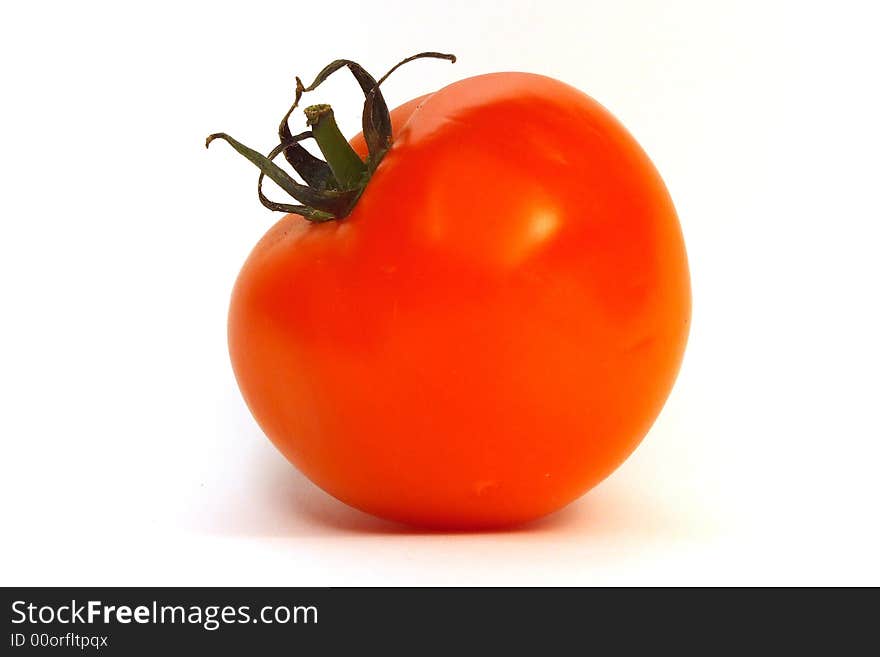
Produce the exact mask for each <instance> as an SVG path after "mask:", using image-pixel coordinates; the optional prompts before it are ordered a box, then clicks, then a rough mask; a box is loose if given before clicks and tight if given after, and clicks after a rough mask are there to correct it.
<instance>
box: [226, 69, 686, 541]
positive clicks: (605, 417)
mask: <svg viewBox="0 0 880 657" xmlns="http://www.w3.org/2000/svg"><path fill="white" fill-rule="evenodd" d="M392 120H393V123H394V129H395V131H394V134H395V142H394V145H393V147H392V148H391V150H390V151H389V152H388V154H387V155H386V156H385V159H384V160H383V161H382V163H381V165H380V166H379V168H378V169H377V171H376V172H375V174H374V176H373V178H372V180H371V181H370V183H369V185H368V187H367V189H366V190H365V192H364V194H363V196H362V197H361V199H360V201H359V202H358V204H357V206H356V207H355V209H354V211H353V212H352V213H351V214H350V215H349V216H348V217H347V218H346V219H344V220H342V221H330V222H327V223H323V224H312V223H309V222H308V221H306V220H305V219H302V218H301V217H298V216H294V215H288V216H286V217H284V218H283V219H281V221H279V222H278V223H277V224H276V225H275V226H274V227H273V228H272V229H270V230H269V232H268V233H267V234H266V235H265V236H264V237H263V239H262V240H261V241H260V242H259V243H258V244H257V246H256V247H255V249H254V250H253V252H252V253H251V255H250V257H249V258H248V260H247V262H246V263H245V265H244V267H243V269H242V271H241V274H240V276H239V278H238V281H237V282H236V285H235V289H234V292H233V295H232V303H231V308H230V314H229V348H230V354H231V358H232V364H233V368H234V371H235V375H236V378H237V380H238V383H239V386H240V388H241V391H242V393H243V395H244V398H245V400H246V402H247V404H248V406H249V407H250V409H251V411H252V413H253V415H254V417H255V418H256V419H257V421H258V423H259V424H260V426H261V427H262V429H263V430H264V431H265V433H266V434H267V436H269V438H270V439H271V440H272V441H273V442H274V443H275V445H276V446H277V447H278V448H279V449H280V450H281V451H282V452H283V453H284V455H285V456H286V457H287V458H288V459H289V460H290V461H291V462H292V463H294V464H295V465H296V466H297V467H298V468H299V469H300V470H301V471H302V472H304V473H305V474H306V475H307V476H308V477H309V478H310V479H311V480H312V481H313V482H315V483H316V484H317V485H318V486H320V487H322V488H323V489H324V490H326V491H327V492H329V493H331V494H332V495H334V496H336V497H337V498H339V499H340V500H342V501H344V502H346V503H348V504H350V505H352V506H354V507H357V508H359V509H362V510H364V511H367V512H369V513H372V514H375V515H378V516H381V517H384V518H388V519H392V520H397V521H402V522H405V523H410V524H415V525H421V526H430V527H445V528H458V529H465V528H489V527H499V526H506V525H513V524H517V523H522V522H525V521H528V520H531V519H534V518H537V517H539V516H542V515H544V514H547V513H550V512H552V511H554V510H556V509H559V508H561V507H562V506H564V505H566V504H568V503H569V502H571V501H572V500H574V499H576V498H577V497H579V496H580V495H582V494H583V493H584V492H585V491H586V490H588V489H589V488H591V487H592V486H594V485H596V484H597V483H598V482H599V481H601V480H602V479H603V478H604V477H606V476H607V475H608V474H610V473H611V472H612V471H613V470H614V469H615V468H616V467H617V466H618V465H620V463H622V462H623V460H624V459H625V458H626V457H627V456H628V455H629V454H630V453H631V452H632V450H633V449H635V447H636V446H637V445H638V443H639V442H640V441H641V439H642V437H643V436H644V435H645V434H646V432H647V431H648V429H649V428H650V426H651V424H652V423H653V421H654V419H655V418H656V416H657V415H658V413H659V412H660V410H661V408H662V406H663V403H664V402H665V400H666V397H667V395H668V394H669V391H670V389H671V387H672V384H673V382H674V379H675V377H676V374H677V372H678V369H679V365H680V362H681V359H682V356H683V353H684V348H685V343H686V340H687V333H688V327H689V323H690V283H689V275H688V267H687V257H686V254H685V248H684V242H683V240H682V235H681V229H680V226H679V223H678V219H677V216H676V213H675V209H674V207H673V204H672V201H671V199H670V197H669V194H668V193H667V191H666V188H665V186H664V184H663V182H662V180H661V178H660V176H659V174H658V173H657V171H656V170H655V168H654V166H653V165H652V164H651V162H650V161H649V159H648V158H647V156H646V155H645V153H644V152H643V151H642V149H641V148H640V147H639V145H638V144H637V143H636V141H635V140H634V139H633V138H632V137H631V136H630V135H629V133H628V132H627V131H626V130H625V129H624V128H623V127H622V126H621V125H620V124H619V123H618V122H617V121H616V120H615V119H614V118H613V117H612V116H611V115H610V114H609V113H608V112H607V111H606V110H605V109H604V108H602V107H601V106H600V105H599V104H597V103H596V102H595V101H593V100H592V99H590V98H589V97H588V96H586V95H585V94H583V93H581V92H580V91H578V90H576V89H574V88H572V87H570V86H567V85H565V84H563V83H561V82H558V81H555V80H552V79H550V78H546V77H542V76H537V75H531V74H524V73H496V74H490V75H483V76H478V77H474V78H469V79H466V80H462V81H460V82H456V83H454V84H452V85H450V86H448V87H446V88H444V89H442V90H440V91H438V92H437V93H435V94H432V95H430V96H426V97H423V98H420V99H415V100H413V101H410V102H409V103H406V104H405V105H403V106H401V107H399V108H397V109H396V110H394V112H392ZM352 144H353V145H354V147H355V149H356V150H358V151H359V152H360V153H361V155H365V147H364V144H363V139H362V138H361V137H360V136H358V137H356V138H355V139H354V140H353V141H352Z"/></svg>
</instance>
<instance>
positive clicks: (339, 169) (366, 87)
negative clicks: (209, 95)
mask: <svg viewBox="0 0 880 657" xmlns="http://www.w3.org/2000/svg"><path fill="white" fill-rule="evenodd" d="M425 57H431V58H435V59H446V60H448V61H450V62H453V63H454V62H455V55H447V54H443V53H438V52H423V53H419V54H417V55H413V56H412V57H407V58H406V59H404V60H403V61H401V62H399V63H398V64H396V65H395V66H394V67H392V68H391V70H389V71H388V72H387V73H386V74H385V75H383V76H382V77H381V78H379V80H376V79H375V78H374V77H373V76H372V75H370V74H369V73H367V72H366V71H365V70H364V69H363V67H362V66H360V64H357V63H356V62H353V61H350V60H348V59H337V60H336V61H334V62H331V63H330V64H328V65H327V66H325V67H324V69H323V70H322V71H321V72H320V73H318V75H317V76H316V77H315V80H314V82H312V83H311V84H310V85H309V86H307V87H305V86H303V83H302V81H301V80H300V79H299V78H298V77H297V78H296V95H295V97H294V101H293V105H291V107H290V109H289V110H287V113H286V114H285V115H284V117H283V118H282V119H281V124H280V125H279V127H278V138H279V143H278V145H277V146H275V148H273V149H272V150H271V151H270V152H269V153H268V155H263V154H261V153H259V152H258V151H255V150H254V149H252V148H249V147H247V146H245V145H244V144H242V143H241V142H239V141H237V140H235V139H233V138H232V137H230V136H229V135H227V134H226V133H224V132H218V133H215V134H213V135H210V136H209V137H208V138H207V140H206V141H205V147H206V148H207V147H208V146H210V144H211V142H212V141H214V140H215V139H222V140H224V141H226V142H227V143H228V144H229V145H230V146H232V147H233V148H234V149H235V150H236V151H237V152H238V153H239V154H241V155H243V156H244V157H245V158H247V159H248V160H249V161H250V162H252V163H253V164H255V165H256V166H257V168H259V170H260V176H259V179H258V180H257V194H258V196H259V199H260V202H261V203H262V204H263V205H264V206H265V207H267V208H269V209H270V210H276V211H279V212H289V213H293V214H299V215H302V216H303V217H305V218H306V219H308V220H309V221H315V222H322V221H329V220H332V219H342V218H344V217H345V216H346V215H348V213H349V212H351V210H352V209H353V208H354V206H355V203H357V200H358V198H360V195H361V193H362V192H363V191H364V189H365V188H366V186H367V183H368V182H369V180H370V176H371V175H372V174H373V172H374V171H375V170H376V167H378V166H379V163H380V162H381V161H382V158H383V157H384V156H385V153H387V152H388V149H389V148H391V143H392V134H391V115H390V113H389V112H388V105H386V103H385V99H384V98H383V97H382V92H381V91H380V89H379V86H380V85H381V84H382V83H383V82H384V81H385V80H386V79H387V78H388V76H389V75H391V74H392V73H393V72H394V71H396V70H397V69H398V68H399V67H400V66H402V65H403V64H406V63H408V62H411V61H413V60H415V59H422V58H425ZM341 68H348V70H349V71H351V73H352V75H353V76H354V78H355V80H357V83H358V84H359V85H360V87H361V90H362V91H363V92H364V110H363V134H364V139H365V141H366V143H367V152H368V155H367V160H366V162H364V161H363V160H361V158H360V156H359V155H358V154H357V153H355V151H354V149H352V147H351V146H350V145H349V143H348V141H347V140H346V139H345V137H344V136H343V135H342V133H341V132H340V130H339V128H338V126H337V125H336V120H335V118H334V116H333V110H332V109H331V107H330V106H329V105H312V106H310V107H306V108H305V114H306V122H307V125H308V126H309V127H310V128H311V130H307V131H305V132H300V133H298V134H296V135H294V134H293V133H292V132H291V130H290V117H291V115H292V114H293V111H294V110H295V109H296V108H297V107H298V106H299V102H300V99H301V98H302V95H303V94H304V93H306V92H309V91H314V90H315V89H316V88H317V87H318V86H320V85H321V83H323V82H324V80H326V79H327V78H328V77H330V75H332V74H333V73H335V72H336V71H338V70H339V69H341ZM306 139H314V140H315V141H316V142H317V144H318V147H319V148H320V150H321V153H322V154H323V155H324V157H325V158H326V160H322V159H320V158H318V157H316V156H314V155H312V154H311V153H310V152H309V151H308V150H306V149H305V147H303V145H302V144H301V143H300V142H302V141H304V140H306ZM282 153H283V154H284V157H285V159H286V160H287V162H288V163H289V164H290V166H291V167H293V170H294V171H296V173H297V174H299V176H300V177H301V178H302V180H303V182H298V181H297V180H295V179H294V178H293V176H291V175H290V174H288V173H287V172H286V171H285V170H284V169H282V168H281V167H279V166H278V165H277V164H275V162H274V160H275V158H277V157H278V156H279V155H281V154H282ZM265 177H268V178H269V179H270V180H272V181H273V182H275V184H277V185H278V186H279V187H280V188H281V189H282V190H284V191H285V192H286V193H287V194H289V195H290V196H292V197H293V199H294V200H295V201H297V203H296V204H293V203H277V202H275V201H272V200H270V199H268V198H267V197H266V195H265V194H264V193H263V179H264V178H265Z"/></svg>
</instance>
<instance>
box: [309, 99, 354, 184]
mask: <svg viewBox="0 0 880 657" xmlns="http://www.w3.org/2000/svg"><path fill="white" fill-rule="evenodd" d="M305 114H306V123H307V125H309V126H310V127H311V129H312V135H313V136H314V138H315V141H316V142H317V143H318V148H320V149H321V153H323V154H324V158H325V159H326V160H327V164H329V165H330V170H331V171H332V172H333V176H334V177H335V178H336V181H337V182H338V183H339V187H340V189H357V188H358V187H362V186H363V184H364V179H365V178H366V176H367V165H366V164H364V161H363V160H361V158H360V156H359V155H358V154H357V153H355V152H354V149H353V148H352V147H351V144H349V143H348V140H347V139H346V138H345V136H344V135H343V134H342V131H341V130H340V129H339V126H338V125H336V118H335V117H334V116H333V108H331V107H330V105H311V106H310V107H306V109H305Z"/></svg>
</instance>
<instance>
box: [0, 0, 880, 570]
mask: <svg viewBox="0 0 880 657" xmlns="http://www.w3.org/2000/svg"><path fill="white" fill-rule="evenodd" d="M332 4H333V7H334V8H333V9H332V10H323V13H324V16H323V17H322V15H321V14H322V10H321V9H320V7H321V3H316V2H296V1H293V0H285V1H284V2H279V3H261V2H244V3H243V2H241V1H240V0H239V1H236V2H228V3H227V2H211V3H191V4H190V3H182V2H173V3H163V2H154V3H143V4H142V6H141V7H140V8H137V7H135V6H134V4H133V3H110V2H107V3H96V2H43V3H5V4H4V5H3V8H2V9H0V67H2V68H0V70H2V96H3V99H2V102H0V134H2V140H0V222H2V230H0V290H2V305H0V315H2V321H0V440H2V450H3V452H2V459H0V468H2V471H0V505H2V518H0V521H2V527H3V529H2V533H3V539H2V541H0V555H2V559H0V583H2V584H5V585H12V584H20V585H50V584H93V585H98V584H106V585H122V584H126V585H134V584H153V585H158V584H180V585H195V584H212V585H221V584H253V585H273V584H277V585H300V584H301V585H330V584H333V585H340V584H350V585H357V584H874V585H877V584H880V567H878V563H877V554H878V552H880V530H878V513H877V502H878V500H880V485H878V476H877V470H878V460H880V429H878V412H880V404H878V398H880V395H878V392H880V384H878V366H880V350H878V336H880V318H878V299H880V293H878V286H880V265H878V257H877V254H878V251H880V239H878V238H880V202H878V194H880V189H878V188H880V185H878V173H880V164H878V153H880V138H878V121H880V119H878V116H880V103H878V98H877V75H878V74H877V70H878V67H877V65H878V62H880V48H878V45H877V39H876V26H877V24H878V22H877V16H876V15H871V14H873V10H871V9H870V7H872V6H873V3H868V2H865V3H837V2H836V3H797V2H793V3H791V4H784V3H782V2H767V1H762V2H755V3H740V2H729V3H723V2H716V3H705V2H698V1H693V2H683V1H677V2H614V3H610V2H581V1H577V2H575V1H574V0H572V1H571V2H567V3H566V2H551V1H549V0H541V1H540V2H526V1H518V2H511V1H508V2H503V3H502V2H481V1H477V0H468V1H467V2H432V3H416V2H384V3H383V2H379V1H378V0H375V1H374V2H372V3H370V4H369V5H368V3H346V2H334V3H332ZM806 5H809V6H806ZM820 5H822V6H824V7H825V8H824V9H820V8H818V7H819V6H820ZM331 21H332V22H331ZM421 50H441V51H447V52H454V53H456V54H457V55H458V56H459V63H457V64H455V65H454V66H450V65H449V64H448V63H445V62H430V61H426V62H418V63H414V64H412V65H410V67H409V68H408V69H403V70H401V71H400V72H399V73H398V74H396V76H395V77H394V78H392V79H391V80H390V81H389V82H388V83H387V87H384V88H385V90H386V91H385V93H386V97H387V98H388V99H389V103H390V104H391V105H392V106H393V105H396V104H399V103H400V102H403V101H404V100H407V99H408V98H410V97H412V96H415V95H418V94H422V93H425V92H427V91H431V90H433V89H436V88H439V87H441V86H443V85H444V84H447V83H449V82H452V81H454V80H456V79H460V78H462V77H466V76H469V75H475V74H478V73H484V72H489V71H495V70H524V71H533V72H539V73H544V74H547V75H550V76H553V77H556V78H559V79H561V80H564V81H566V82H568V83H570V84H573V85H575V86H577V87H579V88H581V89H583V90H584V91H586V92H587V93H589V94H590V95H592V96H593V97H595V98H596V99H597V100H599V101H600V102H602V103H603V104H604V105H605V106H606V107H608V108H609V109H610V110H611V111H612V112H614V113H615V114H616V115H617V116H618V117H619V118H620V119H621V120H622V121H623V122H624V124H625V125H627V126H628V127H629V129H630V130H631V132H632V133H633V134H634V135H635V136H636V137H637V139H639V141H640V142H641V143H642V145H643V146H644V147H645V149H646V150H647V151H648V153H649V154H650V155H651V157H652V159H653V160H654V162H655V163H656V165H657V167H658V168H659V169H660V171H661V173H662V174H663V176H664V178H665V179H666V181H667V184H668V186H669V189H670V191H671V193H672V195H673V198H674V199H675V201H676V204H677V207H678V210H679V213H680V217H681V222H682V226H683V229H684V233H685V238H686V241H687V245H688V250H689V254H690V259H691V268H692V277H693V290H694V317H693V332H692V334H691V340H690V344H689V347H688V352H687V355H686V359H685V365H684V368H683V370H682V373H681V376H680V378H679V381H678V384H677V386H676V388H675V390H674V392H673V394H672V397H671V398H670V400H669V402H668V404H667V406H666V408H665V410H664V411H663V414H662V415H661V417H660V419H659V420H658V421H657V423H656V425H655V427H654V429H653V430H652V431H651V433H650V434H649V435H648V437H647V439H646V440H645V442H644V443H643V444H642V446H641V447H640V448H639V449H638V450H637V451H636V453H635V454H634V455H633V456H632V457H631V458H630V460H629V461H628V462H627V463H626V464H625V465H624V466H623V467H621V468H620V470H618V471H617V472H616V473H615V474H614V475H613V476H612V477H611V478H609V479H608V480H607V481H606V482H604V483H603V484H601V485H600V486H599V487H598V488H596V489H595V490H594V491H592V492H591V493H589V494H588V495H587V496H585V497H584V498H582V499H581V500H580V501H578V502H576V503H575V504H573V505H571V506H570V507H569V508H568V509H566V510H564V511H562V512H560V513H558V514H556V515H554V516H551V517H550V518H548V519H546V520H543V521H541V522H539V523H537V524H535V525H533V526H531V527H528V528H525V529H522V530H519V531H515V532H499V533H490V534H431V533H419V532H413V531H410V530H407V529H405V528H401V527H398V526H395V525H390V524H387V523H384V522H382V521H379V520H375V519H373V518H371V517H368V516H366V515H363V514H361V513H359V512H356V511H353V510H351V509H348V508H347V507H345V506H343V505H342V504H340V503H338V502H336V501H335V500H333V499H332V498H330V497H328V496H326V495H325V494H324V493H322V492H321V491H319V490H317V489H316V488H315V487H313V486H312V485H311V484H310V483H308V482H307V481H306V480H305V479H304V478H303V477H302V476H301V475H299V474H298V473H297V472H296V471H295V470H294V469H293V468H291V467H290V466H288V465H287V463H286V462H285V461H284V460H283V459H282V457H281V456H280V455H279V454H278V453H277V452H276V451H275V450H274V448H272V446H271V445H270V444H269V442H268V441H267V440H266V439H265V438H264V437H263V436H262V435H261V433H260V431H259V429H258V428H257V427H256V425H255V423H254V422H253V420H252V419H251V417H250V415H249V414H248V412H247V410H246V408H245V406H244V403H243V402H242V400H241V398H240V396H239V394H238V391H237V388H236V386H235V382H234V380H233V377H232V372H231V369H230V366H229V362H228V357H227V353H226V344H225V320H226V305H227V301H228V295H229V292H230V289H231V286H232V283H233V281H234V278H235V276H236V274H237V271H238V268H239V267H240V265H241V263H242V262H243V260H244V258H245V256H246V255H247V253H248V252H249V250H250V249H251V247H252V246H253V244H254V243H255V242H256V241H257V239H258V238H259V237H260V235H261V234H262V233H263V231H265V230H266V229H267V228H268V227H269V226H270V225H271V224H272V223H273V222H274V221H275V220H276V219H277V217H275V216H274V215H272V214H271V213H269V212H268V211H266V210H264V209H263V208H262V207H261V206H260V205H259V204H258V202H257V200H256V198H255V194H254V181H255V177H256V175H255V172H254V170H253V169H252V168H250V165H248V164H247V163H246V162H244V161H242V160H241V159H240V158H238V157H237V156H235V155H234V153H232V151H231V150H229V149H228V148H222V147H221V148H216V149H212V150H211V151H205V149H204V147H203V142H204V137H205V135H207V134H208V133H210V132H214V131H217V130H227V131H229V132H231V133H232V134H234V135H235V136H237V137H238V138H240V139H241V140H242V141H244V142H246V143H249V144H252V145H254V146H256V147H258V148H262V149H265V150H268V148H270V147H271V146H272V145H273V143H274V142H273V138H274V128H275V126H276V125H277V121H278V118H279V116H280V115H281V114H282V113H283V111H284V110H285V109H286V107H287V105H288V104H289V101H290V98H291V95H292V92H293V76H294V75H295V74H300V75H302V76H303V77H310V76H312V75H314V73H315V72H317V71H318V70H319V69H320V68H321V67H322V66H323V65H324V64H325V63H327V62H328V61H330V60H332V59H334V58H336V57H349V58H353V59H356V60H358V61H360V62H361V63H363V64H364V65H365V66H366V67H367V68H368V69H370V70H372V71H373V72H374V73H377V74H380V73H381V72H382V71H384V70H385V69H386V68H387V67H388V66H390V65H391V64H392V63H394V62H396V61H397V60H399V59H400V58H402V57H403V56H405V55H408V54H411V53H414V52H418V51H421ZM314 98H315V99H316V100H319V99H323V100H331V99H332V101H333V104H334V107H336V109H337V115H338V116H339V117H340V120H341V123H342V126H343V129H344V130H346V131H347V132H348V133H349V134H351V133H353V132H354V131H356V130H357V129H358V117H359V107H360V100H359V92H358V90H357V87H356V86H355V85H354V83H353V82H352V81H351V80H350V79H349V78H347V77H346V76H345V75H344V74H342V73H340V74H339V75H338V76H336V77H334V79H333V80H332V81H331V82H330V83H328V84H327V85H326V90H325V91H324V92H323V94H321V95H316V96H314Z"/></svg>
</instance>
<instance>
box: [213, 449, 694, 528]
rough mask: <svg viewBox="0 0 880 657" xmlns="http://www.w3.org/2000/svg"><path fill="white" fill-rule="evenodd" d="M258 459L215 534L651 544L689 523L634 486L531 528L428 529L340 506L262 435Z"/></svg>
mask: <svg viewBox="0 0 880 657" xmlns="http://www.w3.org/2000/svg"><path fill="white" fill-rule="evenodd" d="M251 455H252V456H251V458H250V459H249V460H248V461H246V464H245V467H244V468H241V469H240V470H237V472H238V473H240V474H241V482H240V490H237V491H236V492H235V493H234V494H233V495H231V496H230V497H229V498H227V499H225V500H223V501H222V502H221V503H220V504H219V505H218V507H217V508H215V510H214V511H215V512H214V513H211V514H208V516H209V517H206V518H204V519H205V520H207V522H208V523H209V525H210V527H209V528H208V529H209V531H210V532H211V533H221V534H227V535H228V534H232V535H237V536H263V537H275V538H283V537H288V538H293V537H329V536H334V535H336V536H338V535H340V534H343V535H384V536H395V535H399V536H445V535H499V534H505V535H523V534H531V535H541V534H561V533H562V534H566V535H581V536H585V537H586V536H589V537H593V538H596V537H600V536H602V537H606V536H611V535H614V536H620V535H630V536H637V537H638V538H640V539H649V538H657V537H662V536H666V537H669V536H670V535H674V534H677V533H679V532H678V531H677V526H678V527H680V525H681V521H682V519H681V518H676V517H675V514H674V513H670V511H669V510H668V509H664V508H662V506H661V507H658V506H657V505H656V504H650V503H648V501H646V500H645V499H644V497H643V496H640V495H639V494H638V492H636V491H631V490H630V489H629V488H628V487H627V486H620V485H613V484H603V485H601V486H599V487H598V488H597V489H594V490H593V491H592V492H590V493H589V494H587V495H586V496H584V497H582V498H581V499H579V500H577V501H575V502H574V503H572V504H570V505H569V506H567V507H566V508H564V509H562V510H560V511H557V512H556V513H553V514H550V515H548V516H545V517H543V518H540V519H538V520H535V521H532V522H530V523H527V524H524V525H520V526H515V527H510V528H505V529H496V530H483V531H470V530H467V531H450V530H432V529H424V528H419V527H412V526H409V525H403V524H399V523H395V522H391V521H387V520H382V519H380V518H376V517H374V516H371V515H369V514H367V513H363V512H361V511H358V510H357V509H354V508H352V507H349V506H348V505H346V504H344V503H342V502H340V501H338V500H337V499H335V498H333V497H332V496H331V495H329V494H327V493H325V492H324V491H323V490H321V489H320V488H318V487H317V486H315V485H314V484H313V483H312V482H311V481H309V480H308V479H307V478H306V477H305V476H304V475H302V474H301V473H300V472H299V471H298V470H296V468H294V467H293V466H291V465H290V464H289V463H288V462H287V461H286V460H285V459H284V458H283V457H282V456H281V455H280V454H279V453H278V452H277V451H275V450H274V448H272V446H271V445H269V444H267V442H266V439H265V437H263V436H262V435H258V436H255V437H254V448H253V450H252V452H251Z"/></svg>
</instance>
